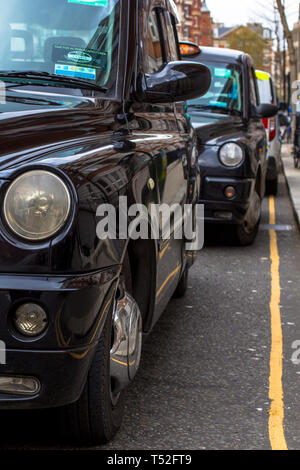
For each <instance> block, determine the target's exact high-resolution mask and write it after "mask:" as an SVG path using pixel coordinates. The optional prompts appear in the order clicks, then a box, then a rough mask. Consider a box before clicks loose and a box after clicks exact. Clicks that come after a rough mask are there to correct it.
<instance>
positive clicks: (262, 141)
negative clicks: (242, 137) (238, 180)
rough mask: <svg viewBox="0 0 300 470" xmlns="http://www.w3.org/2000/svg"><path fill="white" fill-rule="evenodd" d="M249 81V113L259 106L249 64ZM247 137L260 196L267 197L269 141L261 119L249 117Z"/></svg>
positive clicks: (254, 76) (255, 82)
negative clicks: (252, 108)
mask: <svg viewBox="0 0 300 470" xmlns="http://www.w3.org/2000/svg"><path fill="white" fill-rule="evenodd" d="M247 73H248V80H249V98H248V99H249V101H250V103H249V104H250V106H249V112H251V107H256V106H258V104H259V95H258V84H257V79H256V75H255V71H254V67H253V65H252V64H251V63H248V70H247ZM247 131H248V132H247V135H248V136H249V138H250V142H249V144H250V146H251V147H252V152H251V153H252V156H253V161H252V162H251V165H252V170H253V172H255V173H256V174H257V177H258V180H259V181H258V182H259V183H260V196H261V198H263V197H264V195H265V186H266V184H265V181H266V174H267V141H266V132H265V128H264V126H263V123H262V120H261V119H259V118H253V117H251V115H250V117H249V120H248V129H247Z"/></svg>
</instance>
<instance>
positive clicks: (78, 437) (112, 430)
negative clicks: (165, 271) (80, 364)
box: [59, 314, 124, 446]
mask: <svg viewBox="0 0 300 470" xmlns="http://www.w3.org/2000/svg"><path fill="white" fill-rule="evenodd" d="M111 331H112V315H111V314H109V315H108V316H107V319H106V322H105V326H104V329H103V332H102V335H101V338H100V341H99V343H98V346H97V349H96V353H95V356H94V360H93V363H92V366H91V368H90V370H89V373H88V377H87V382H86V385H85V387H84V390H83V392H82V395H81V397H80V399H79V400H78V401H77V402H76V403H74V404H71V405H67V406H65V407H63V408H62V409H60V411H59V413H60V416H59V424H60V431H61V435H62V438H63V440H66V441H67V442H70V443H80V445H87V446H92V445H98V444H105V443H107V442H108V441H110V440H111V439H113V437H114V436H115V435H116V434H117V432H118V431H119V429H120V427H121V424H122V419H123V414H124V392H122V393H121V394H120V396H119V397H118V400H117V403H115V404H114V405H113V403H112V399H111V385H110V367H109V365H110V348H111Z"/></svg>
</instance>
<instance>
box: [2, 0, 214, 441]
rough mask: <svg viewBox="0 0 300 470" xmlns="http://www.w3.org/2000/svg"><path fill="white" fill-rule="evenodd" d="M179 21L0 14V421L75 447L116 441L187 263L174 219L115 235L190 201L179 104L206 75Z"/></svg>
mask: <svg viewBox="0 0 300 470" xmlns="http://www.w3.org/2000/svg"><path fill="white" fill-rule="evenodd" d="M177 22H178V18H177V12H176V9H175V8H174V4H173V2H170V1H169V0H139V1H138V2H137V1H136V0H101V1H100V0H98V1H92V0H90V1H86V0H82V1H81V0H51V2H50V1H49V0H26V1H25V2H24V1H23V0H11V1H9V2H4V1H1V17H0V81H1V92H2V93H1V101H0V120H1V126H0V144H1V145H0V193H1V198H0V206H1V208H0V409H1V410H3V409H5V410H6V409H27V410H31V409H33V408H37V409H40V408H54V409H55V410H54V411H53V416H58V417H59V426H58V427H57V428H58V429H59V430H60V431H61V432H62V434H63V435H64V436H65V437H67V438H68V439H70V440H73V441H74V440H76V441H78V442H79V443H80V444H83V443H84V444H96V443H102V442H106V441H108V440H109V439H111V438H112V437H113V436H114V435H115V434H116V432H117V431H118V429H119V428H120V425H121V422H122V416H123V411H124V404H125V396H124V390H125V388H126V387H127V385H128V384H129V383H130V382H131V381H132V380H133V379H134V377H135V374H136V372H137V370H138V368H139V363H140V356H141V350H142V338H143V335H146V334H148V333H149V332H150V331H151V330H152V328H153V326H154V324H155V323H156V322H157V320H158V318H159V317H160V315H161V314H162V312H163V311H164V309H165V307H166V305H167V304H168V302H169V300H170V299H171V297H172V296H173V295H174V294H175V295H183V294H184V291H185V289H186V282H187V274H188V269H189V267H190V266H191V263H192V261H193V253H190V251H191V246H190V245H191V244H190V243H189V244H187V241H188V240H189V241H191V242H192V241H193V239H192V238H186V237H183V236H182V237H181V238H178V237H175V236H174V234H175V226H174V218H173V217H172V220H169V229H170V230H169V231H168V230H165V226H164V225H161V224H160V225H159V227H158V229H157V237H150V236H148V237H139V236H137V237H135V236H134V237H133V236H131V235H132V234H133V231H134V230H135V235H138V228H137V227H134V228H133V229H132V232H129V230H128V225H129V222H130V223H131V220H132V216H133V214H132V213H131V212H130V210H131V209H132V208H134V207H136V206H142V207H143V208H146V209H147V208H149V207H150V206H152V205H156V206H157V205H163V204H164V205H165V206H170V205H172V204H177V205H178V206H179V207H180V208H184V207H185V205H190V206H191V207H192V210H193V208H194V207H195V205H196V203H197V199H198V191H199V182H200V178H199V177H198V167H197V158H196V157H197V155H198V147H197V145H198V143H197V138H196V136H195V133H194V130H193V129H192V127H191V125H190V122H189V120H188V119H187V116H186V112H185V109H184V101H185V100H186V99H192V98H195V97H197V96H200V95H201V94H203V93H206V92H207V90H208V88H209V85H210V79H211V77H210V72H209V70H208V69H207V67H205V66H203V65H200V64H196V63H195V62H191V61H183V60H181V57H180V50H179V43H178V38H177V31H176V24H177ZM121 201H122V207H121V205H120V204H121ZM124 203H125V205H126V204H127V205H128V211H127V210H126V211H125V212H124ZM103 210H104V212H103ZM106 212H107V213H108V214H109V215H111V214H114V215H115V218H113V216H112V218H111V219H109V218H108V219H107V220H108V222H107V223H109V224H110V222H109V221H111V224H110V226H112V227H113V229H114V230H113V229H112V230H111V232H110V233H105V230H104V229H103V227H104V226H106V217H108V215H106ZM124 213H125V216H126V215H128V217H125V224H124V217H123V216H124ZM148 216H149V214H148V212H147V211H146V215H145V213H142V217H143V220H141V221H140V224H142V222H143V226H145V223H146V228H149V229H150V223H151V220H150V218H149V219H148ZM121 218H122V220H123V222H122V224H121V221H120V220H121ZM184 220H185V219H184V214H182V218H180V219H179V222H180V224H181V225H182V224H183V223H184ZM101 227H102V228H101ZM102 229H103V230H102ZM176 229H177V227H176ZM149 231H150V230H149ZM113 232H115V233H113ZM110 235H113V236H110ZM0 414H1V412H0Z"/></svg>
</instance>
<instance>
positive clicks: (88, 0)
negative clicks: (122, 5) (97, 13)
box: [68, 0, 108, 8]
mask: <svg viewBox="0 0 300 470" xmlns="http://www.w3.org/2000/svg"><path fill="white" fill-rule="evenodd" d="M68 3H77V4H81V5H92V6H94V7H104V8H106V7H107V4H108V0H95V1H93V0H68Z"/></svg>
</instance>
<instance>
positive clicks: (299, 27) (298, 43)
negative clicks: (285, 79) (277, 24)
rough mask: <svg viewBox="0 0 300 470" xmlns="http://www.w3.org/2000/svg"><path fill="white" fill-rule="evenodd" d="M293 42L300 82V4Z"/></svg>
mask: <svg viewBox="0 0 300 470" xmlns="http://www.w3.org/2000/svg"><path fill="white" fill-rule="evenodd" d="M292 34H293V41H294V46H295V49H296V60H297V65H296V66H297V80H300V4H299V20H298V22H297V23H296V24H295V25H294V28H293V32H292Z"/></svg>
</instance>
